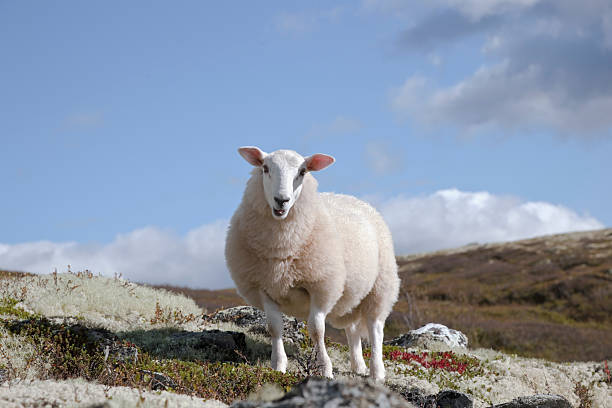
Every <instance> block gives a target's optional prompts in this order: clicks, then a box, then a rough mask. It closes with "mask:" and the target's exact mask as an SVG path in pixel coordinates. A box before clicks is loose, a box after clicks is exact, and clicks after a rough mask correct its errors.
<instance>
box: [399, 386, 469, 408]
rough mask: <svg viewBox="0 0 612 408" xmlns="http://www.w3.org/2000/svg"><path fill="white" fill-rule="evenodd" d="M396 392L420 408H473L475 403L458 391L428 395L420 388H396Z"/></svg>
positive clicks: (445, 391)
mask: <svg viewBox="0 0 612 408" xmlns="http://www.w3.org/2000/svg"><path fill="white" fill-rule="evenodd" d="M392 389H393V390H394V391H396V392H397V393H399V394H400V395H401V396H402V397H404V399H405V400H406V401H409V402H411V403H413V404H414V405H416V406H417V407H420V408H472V407H473V406H474V403H473V401H472V399H471V398H470V397H468V396H467V395H466V394H463V393H461V392H458V391H453V390H444V391H441V392H439V393H437V394H431V395H426V394H425V392H424V391H423V390H421V389H419V388H415V387H413V388H409V389H406V388H402V387H401V386H397V385H396V386H394V387H393V388H392Z"/></svg>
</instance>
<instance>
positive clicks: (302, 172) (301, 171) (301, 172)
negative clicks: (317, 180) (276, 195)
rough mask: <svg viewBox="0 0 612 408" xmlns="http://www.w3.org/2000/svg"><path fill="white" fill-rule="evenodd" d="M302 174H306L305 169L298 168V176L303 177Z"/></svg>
mask: <svg viewBox="0 0 612 408" xmlns="http://www.w3.org/2000/svg"><path fill="white" fill-rule="evenodd" d="M304 174H306V169H301V170H300V177H304Z"/></svg>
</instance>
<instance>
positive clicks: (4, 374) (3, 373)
mask: <svg viewBox="0 0 612 408" xmlns="http://www.w3.org/2000/svg"><path fill="white" fill-rule="evenodd" d="M7 380H8V370H7V369H6V368H0V384H2V383H3V382H5V381H7Z"/></svg>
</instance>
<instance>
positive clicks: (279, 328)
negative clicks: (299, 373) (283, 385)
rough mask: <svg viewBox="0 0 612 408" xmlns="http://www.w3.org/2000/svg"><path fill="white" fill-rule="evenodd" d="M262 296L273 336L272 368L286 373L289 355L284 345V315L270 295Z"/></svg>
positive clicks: (269, 329) (269, 328)
mask: <svg viewBox="0 0 612 408" xmlns="http://www.w3.org/2000/svg"><path fill="white" fill-rule="evenodd" d="M261 297H262V300H263V305H264V311H265V312H266V320H267V321H268V331H269V332H270V336H271V337H272V359H271V360H272V361H271V363H272V369H274V370H277V371H280V372H283V373H284V372H286V371H287V355H286V354H285V347H284V346H283V315H282V314H281V312H280V309H279V308H278V305H277V304H276V303H275V302H274V301H273V300H272V299H270V297H269V296H268V295H266V294H265V293H262V295H261Z"/></svg>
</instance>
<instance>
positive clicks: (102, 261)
mask: <svg viewBox="0 0 612 408" xmlns="http://www.w3.org/2000/svg"><path fill="white" fill-rule="evenodd" d="M226 230H227V222H226V221H217V222H214V223H211V224H206V225H203V226H201V227H198V228H195V229H193V230H191V231H189V232H188V233H187V234H186V235H185V236H184V237H181V236H178V235H176V234H173V233H171V232H168V231H164V230H161V229H159V228H156V227H146V228H142V229H138V230H135V231H132V232H130V233H127V234H120V235H118V236H117V237H116V238H115V240H114V241H112V242H111V243H109V244H106V245H100V244H80V243H76V242H60V243H54V242H48V241H40V242H28V243H22V244H15V245H5V244H0V267H2V268H6V269H12V270H21V271H27V272H34V273H50V272H52V271H53V269H54V268H57V270H58V271H60V272H62V271H65V270H66V268H67V265H71V269H72V270H73V271H77V270H84V269H89V270H91V271H92V272H94V273H101V274H103V275H106V276H113V274H115V273H121V274H123V276H124V277H125V278H127V279H130V280H132V281H138V282H146V283H170V284H172V285H178V286H180V285H185V286H191V287H205V288H223V287H231V286H233V282H232V280H231V278H230V277H229V273H228V272H227V269H226V267H225V258H224V255H223V250H224V245H225V234H226Z"/></svg>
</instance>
